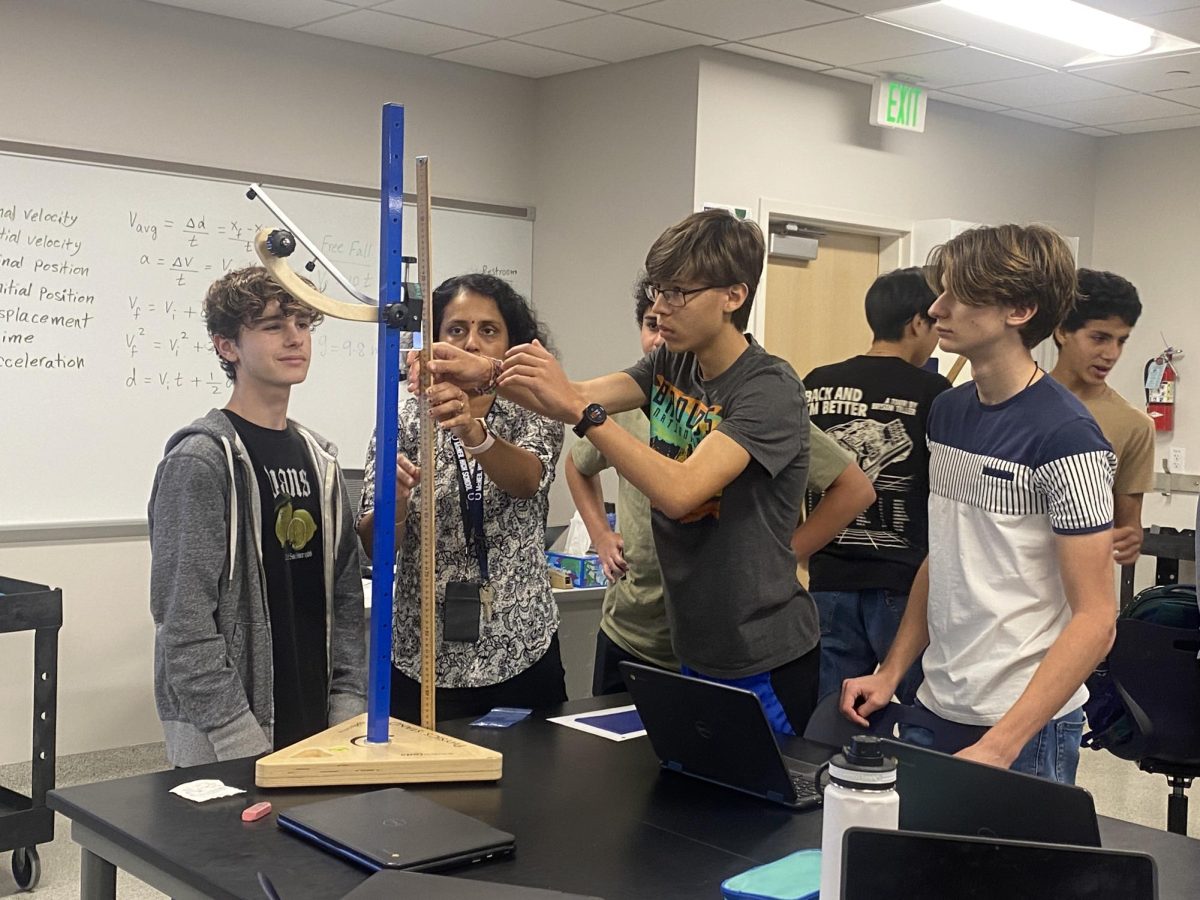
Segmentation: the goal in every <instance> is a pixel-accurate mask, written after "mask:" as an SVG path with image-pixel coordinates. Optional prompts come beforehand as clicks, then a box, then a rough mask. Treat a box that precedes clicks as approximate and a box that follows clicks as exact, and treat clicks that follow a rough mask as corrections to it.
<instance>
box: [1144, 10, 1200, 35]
mask: <svg viewBox="0 0 1200 900" xmlns="http://www.w3.org/2000/svg"><path fill="white" fill-rule="evenodd" d="M1184 5H1186V4H1180V6H1184ZM1137 20H1138V21H1139V22H1141V23H1142V24H1144V25H1149V26H1151V27H1152V28H1157V29H1158V30H1159V31H1165V32H1166V33H1167V34H1173V35H1175V37H1181V38H1184V39H1186V40H1189V41H1197V42H1200V6H1193V7H1192V8H1191V9H1177V10H1175V11H1174V12H1167V13H1160V14H1158V15H1155V16H1138V17H1137Z"/></svg>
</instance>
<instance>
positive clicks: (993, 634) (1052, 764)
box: [841, 225, 1116, 782]
mask: <svg viewBox="0 0 1200 900" xmlns="http://www.w3.org/2000/svg"><path fill="white" fill-rule="evenodd" d="M930 272H931V275H930V283H931V285H934V286H935V289H940V291H941V294H940V295H939V296H938V298H937V300H936V301H934V304H933V306H931V307H930V308H929V314H930V315H931V316H933V318H934V319H935V320H936V325H935V328H936V330H937V333H938V338H939V340H940V343H941V347H942V349H943V350H946V351H949V352H951V353H959V354H961V355H962V356H965V357H966V358H967V359H968V360H970V362H971V366H972V369H973V371H974V379H975V380H974V381H972V382H970V383H968V384H964V385H962V386H960V387H957V388H952V389H951V390H948V391H945V392H943V393H941V394H939V395H938V397H937V399H936V400H934V401H933V405H932V407H931V409H930V413H929V422H928V440H929V454H930V462H929V556H928V558H927V559H926V561H925V563H924V564H923V565H922V567H921V569H920V570H919V571H918V572H917V576H916V579H915V581H914V583H913V588H912V591H911V593H910V594H909V599H908V606H907V608H906V609H905V612H904V618H903V619H902V620H901V622H900V628H899V630H898V631H897V633H896V639H895V641H894V642H893V643H892V647H891V650H890V651H889V652H888V654H887V658H886V659H884V661H883V663H882V664H881V665H880V667H879V670H878V672H876V673H875V674H872V675H866V676H863V677H860V678H851V679H848V680H847V681H846V682H845V683H844V684H843V685H842V694H841V709H842V712H843V713H844V714H845V715H846V717H847V718H849V719H850V720H851V721H853V722H855V723H857V724H859V725H866V724H868V723H867V720H866V718H865V717H866V716H868V715H869V714H870V713H872V712H874V711H875V710H878V709H881V708H883V707H884V706H886V705H887V704H888V702H889V701H890V700H891V698H892V695H893V693H894V692H895V690H896V686H897V685H898V684H899V683H900V680H901V678H902V677H903V676H904V673H905V672H907V671H908V668H909V666H910V665H912V663H913V662H914V661H915V660H916V659H917V657H918V656H920V657H921V661H922V666H923V668H924V671H925V681H924V683H923V684H922V685H921V687H920V688H919V689H918V691H917V703H918V704H919V705H921V706H924V707H925V708H926V709H928V710H929V711H930V712H931V713H933V714H934V716H936V717H938V718H941V719H943V720H945V721H947V722H949V723H956V724H958V725H965V726H975V727H976V728H977V732H976V733H978V734H980V736H979V737H978V739H977V740H976V741H975V742H974V743H972V744H970V745H969V746H967V747H965V748H963V749H962V750H961V751H960V752H959V755H960V756H963V757H965V758H967V759H971V760H974V761H976V762H983V763H988V764H991V765H995V766H1000V767H1002V768H1012V769H1014V770H1016V771H1020V772H1026V773H1028V774H1031V775H1038V776H1041V777H1044V778H1050V779H1053V780H1055V781H1062V782H1073V781H1074V780H1075V770H1076V767H1077V765H1078V762H1079V741H1080V737H1081V735H1082V730H1083V709H1082V706H1083V703H1084V701H1085V700H1086V699H1087V696H1088V694H1087V689H1086V688H1085V687H1084V686H1083V682H1084V679H1085V678H1086V677H1087V676H1088V675H1089V674H1090V673H1091V672H1092V670H1093V669H1094V668H1095V666H1096V663H1098V662H1099V661H1100V660H1101V659H1102V658H1103V657H1104V655H1105V654H1106V653H1107V652H1108V649H1109V647H1110V646H1111V645H1112V641H1113V636H1114V633H1115V628H1114V619H1115V613H1116V596H1115V592H1114V589H1113V578H1112V567H1111V563H1110V559H1111V555H1112V518H1113V500H1112V485H1113V481H1112V478H1113V468H1114V464H1115V459H1114V457H1113V453H1112V448H1111V447H1110V446H1109V445H1108V442H1107V441H1106V440H1105V439H1104V436H1103V435H1102V434H1101V433H1100V429H1099V427H1098V426H1097V425H1096V421H1095V419H1093V418H1092V417H1091V415H1089V414H1088V412H1087V410H1086V409H1085V408H1084V406H1083V404H1082V403H1080V402H1079V400H1078V399H1076V398H1075V397H1074V396H1073V395H1072V394H1071V392H1070V391H1068V390H1067V389H1066V388H1065V387H1063V386H1062V385H1061V384H1059V383H1058V382H1057V381H1055V380H1054V379H1053V378H1047V377H1045V374H1046V373H1045V372H1043V371H1042V369H1041V368H1040V367H1039V366H1038V365H1037V363H1035V362H1034V360H1033V356H1032V354H1031V353H1030V349H1031V348H1032V347H1035V346H1037V344H1039V343H1041V342H1042V341H1043V340H1045V339H1046V338H1047V337H1049V336H1050V334H1051V332H1052V331H1053V330H1054V328H1055V327H1056V326H1057V325H1058V323H1059V322H1060V321H1061V319H1062V318H1063V316H1064V315H1065V313H1066V312H1067V310H1068V309H1070V308H1071V305H1072V304H1073V303H1074V301H1075V262H1074V259H1073V258H1072V256H1071V250H1070V248H1069V247H1068V246H1067V244H1066V241H1064V240H1063V239H1062V237H1060V236H1059V235H1058V234H1057V233H1055V232H1054V231H1052V230H1051V229H1049V228H1046V227H1044V226H1039V225H1031V226H1028V227H1021V226H1017V225H1002V226H999V227H994V228H973V229H971V230H969V231H966V232H963V233H962V234H960V235H958V236H956V237H954V238H952V239H950V240H949V241H948V242H946V243H945V244H944V245H942V246H940V247H938V248H935V250H934V253H933V255H932V257H931V261H930ZM922 653H923V655H922ZM944 730H954V729H953V727H952V726H947V729H944ZM908 732H909V733H908V734H907V735H906V739H909V740H912V741H914V742H916V743H930V742H931V741H932V739H933V737H934V735H932V734H930V733H929V729H923V728H922V729H918V728H910V729H909V730H908Z"/></svg>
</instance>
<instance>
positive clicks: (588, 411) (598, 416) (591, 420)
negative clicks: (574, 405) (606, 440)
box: [572, 403, 608, 437]
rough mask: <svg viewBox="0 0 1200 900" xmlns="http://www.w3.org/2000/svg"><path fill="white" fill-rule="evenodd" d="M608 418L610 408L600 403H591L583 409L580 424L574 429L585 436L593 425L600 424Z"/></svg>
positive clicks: (581, 435)
mask: <svg viewBox="0 0 1200 900" xmlns="http://www.w3.org/2000/svg"><path fill="white" fill-rule="evenodd" d="M607 418H608V410H606V409H605V408H604V407H603V406H601V405H600V404H599V403H589V404H588V405H587V406H586V407H584V410H583V418H582V419H580V420H579V424H578V425H576V426H575V427H574V428H573V429H572V430H573V431H574V432H575V433H576V434H577V435H579V436H580V437H583V436H584V435H585V434H587V430H588V429H589V428H591V427H592V426H593V425H600V424H601V423H603V422H604V420H605V419H607Z"/></svg>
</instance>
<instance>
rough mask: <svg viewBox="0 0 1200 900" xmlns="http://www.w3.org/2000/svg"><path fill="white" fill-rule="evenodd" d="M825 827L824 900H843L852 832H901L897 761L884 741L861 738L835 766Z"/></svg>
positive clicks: (832, 765)
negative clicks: (846, 846)
mask: <svg viewBox="0 0 1200 900" xmlns="http://www.w3.org/2000/svg"><path fill="white" fill-rule="evenodd" d="M824 817H825V818H824V821H823V823H822V825H821V895H820V896H821V900H838V898H839V897H841V890H842V834H843V833H844V832H845V830H846V829H847V828H852V827H854V826H855V825H861V826H863V827H866V828H893V829H894V828H896V827H897V826H898V825H899V822H900V795H899V794H898V793H896V760H895V758H894V757H890V756H884V754H883V745H882V744H880V742H879V738H877V737H873V736H871V735H866V734H860V735H857V736H855V737H853V738H851V739H850V743H849V744H847V745H846V746H845V747H843V748H842V752H841V753H838V754H837V755H835V756H834V757H833V759H831V760H830V761H829V784H828V785H827V786H826V787H825V805H824Z"/></svg>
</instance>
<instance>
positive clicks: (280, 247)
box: [266, 228, 311, 271]
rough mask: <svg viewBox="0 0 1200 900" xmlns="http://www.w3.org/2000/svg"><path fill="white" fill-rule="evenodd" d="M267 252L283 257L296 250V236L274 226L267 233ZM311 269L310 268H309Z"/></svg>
mask: <svg viewBox="0 0 1200 900" xmlns="http://www.w3.org/2000/svg"><path fill="white" fill-rule="evenodd" d="M266 246H267V252H268V253H270V254H271V255H272V256H277V257H280V258H283V257H285V256H291V255H292V254H293V253H295V252H296V238H295V237H294V236H293V235H292V233H291V232H290V231H284V230H283V229H282V228H276V229H275V230H274V231H272V232H271V233H270V234H269V235H267V244H266ZM310 271H311V270H310Z"/></svg>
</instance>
